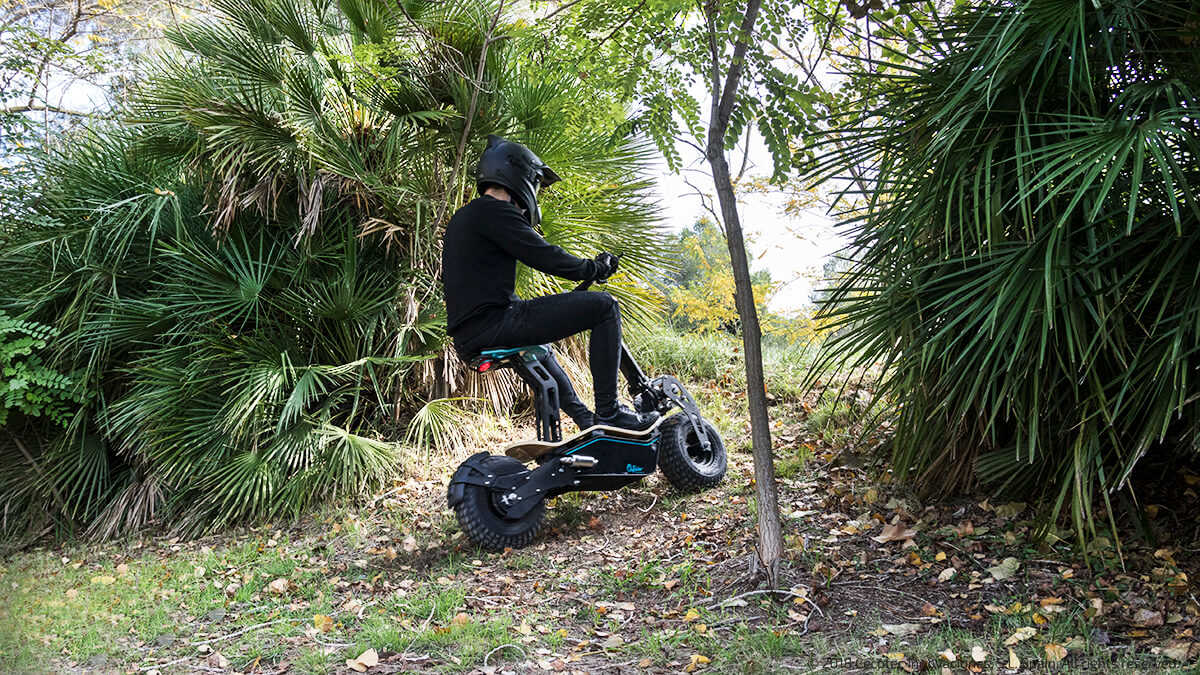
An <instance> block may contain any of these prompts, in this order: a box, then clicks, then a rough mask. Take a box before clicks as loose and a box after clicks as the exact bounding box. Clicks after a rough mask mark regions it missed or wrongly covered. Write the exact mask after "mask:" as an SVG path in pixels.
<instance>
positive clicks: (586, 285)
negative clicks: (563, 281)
mask: <svg viewBox="0 0 1200 675" xmlns="http://www.w3.org/2000/svg"><path fill="white" fill-rule="evenodd" d="M616 258H617V262H620V261H621V254H620V253H618V254H616ZM593 283H596V284H604V283H608V279H607V278H605V279H588V280H587V281H582V282H580V283H579V285H578V286H576V287H575V288H574V289H573V290H572V291H571V292H572V293H573V292H575V291H586V290H587V289H589V288H591V287H592V284H593Z"/></svg>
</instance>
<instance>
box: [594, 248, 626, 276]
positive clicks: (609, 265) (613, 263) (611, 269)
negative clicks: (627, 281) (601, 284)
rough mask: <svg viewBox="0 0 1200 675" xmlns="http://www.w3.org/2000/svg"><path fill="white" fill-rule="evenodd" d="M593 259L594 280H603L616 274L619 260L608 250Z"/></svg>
mask: <svg viewBox="0 0 1200 675" xmlns="http://www.w3.org/2000/svg"><path fill="white" fill-rule="evenodd" d="M594 260H595V261H596V281H605V280H607V279H608V278H609V277H611V276H612V275H614V274H616V273H617V266H618V265H619V264H620V261H621V259H620V258H618V257H617V256H615V255H613V254H611V253H609V252H608V251H604V252H602V253H600V254H598V255H597V256H596V257H595V258H594Z"/></svg>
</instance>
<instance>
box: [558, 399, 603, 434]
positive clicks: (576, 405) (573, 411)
mask: <svg viewBox="0 0 1200 675" xmlns="http://www.w3.org/2000/svg"><path fill="white" fill-rule="evenodd" d="M562 409H563V412H565V413H567V417H570V418H571V421H573V422H574V423H575V426H577V427H579V430H580V431H583V430H584V429H587V428H588V427H591V426H595V424H596V416H595V415H594V414H593V413H592V411H591V410H588V407H587V406H586V405H584V404H583V401H580V400H579V399H578V398H577V399H574V400H570V401H563V402H562Z"/></svg>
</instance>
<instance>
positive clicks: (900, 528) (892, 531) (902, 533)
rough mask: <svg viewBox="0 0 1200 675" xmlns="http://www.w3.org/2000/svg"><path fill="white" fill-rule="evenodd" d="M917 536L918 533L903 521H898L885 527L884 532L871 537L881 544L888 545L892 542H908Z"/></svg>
mask: <svg viewBox="0 0 1200 675" xmlns="http://www.w3.org/2000/svg"><path fill="white" fill-rule="evenodd" d="M915 536H917V531H916V530H913V529H910V528H909V527H908V526H907V525H905V524H904V521H903V520H897V521H896V522H894V523H889V524H887V525H884V526H883V532H880V533H879V534H877V535H875V536H874V537H871V539H874V540H875V541H877V542H879V543H880V544H886V543H888V542H892V541H906V540H909V539H912V538H913V537H915Z"/></svg>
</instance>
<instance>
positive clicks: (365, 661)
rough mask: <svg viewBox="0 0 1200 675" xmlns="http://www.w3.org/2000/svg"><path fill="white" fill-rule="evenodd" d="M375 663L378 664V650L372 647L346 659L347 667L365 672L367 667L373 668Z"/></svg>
mask: <svg viewBox="0 0 1200 675" xmlns="http://www.w3.org/2000/svg"><path fill="white" fill-rule="evenodd" d="M377 665H379V652H377V651H375V650H374V649H368V650H367V651H365V652H363V653H361V654H359V655H358V658H356V659H351V660H348V661H346V667H347V668H349V669H350V670H355V671H358V672H360V673H363V672H366V670H367V669H368V668H374V667H375V666H377Z"/></svg>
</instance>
